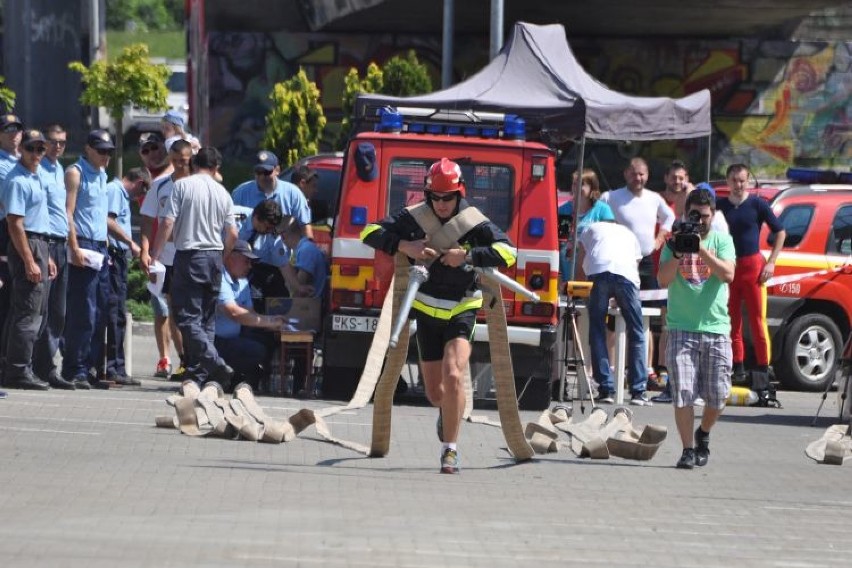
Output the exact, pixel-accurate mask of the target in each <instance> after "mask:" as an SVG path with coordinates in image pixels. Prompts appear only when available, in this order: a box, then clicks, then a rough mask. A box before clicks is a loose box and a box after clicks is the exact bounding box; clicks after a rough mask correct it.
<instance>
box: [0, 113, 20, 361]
mask: <svg viewBox="0 0 852 568" xmlns="http://www.w3.org/2000/svg"><path fill="white" fill-rule="evenodd" d="M23 131H24V123H23V122H21V119H20V118H18V117H17V116H15V115H14V114H4V115H3V116H2V118H0V188H2V186H3V181H4V180H5V179H6V176H7V175H9V172H10V171H11V170H12V168H14V167H15V166H17V165H18V160H19V159H20V158H21V153H20V146H21V137H22V135H23ZM8 248H9V232H8V230H7V224H6V209H5V203H2V202H0V282H3V283H4V284H8V283H9V282H10V275H9V264H8V262H7V258H8V257H7V250H8ZM10 290H11V288H10V287H9V286H3V287H0V371H2V370H4V369H5V368H6V365H5V355H6V353H5V349H6V336H5V329H6V316H7V315H8V313H9V294H10Z"/></svg>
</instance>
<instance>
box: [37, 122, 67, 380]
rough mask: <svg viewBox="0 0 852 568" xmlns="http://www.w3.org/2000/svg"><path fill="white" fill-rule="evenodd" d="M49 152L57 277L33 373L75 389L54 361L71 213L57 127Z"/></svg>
mask: <svg viewBox="0 0 852 568" xmlns="http://www.w3.org/2000/svg"><path fill="white" fill-rule="evenodd" d="M45 137H46V139H47V152H46V154H45V156H44V158H42V160H41V168H42V171H43V173H44V177H45V178H46V181H45V186H44V187H45V191H46V193H47V215H48V231H47V238H48V243H47V248H48V253H49V254H50V258H51V260H53V264H54V266H56V276H55V277H54V278H53V279H52V280H51V279H48V281H47V283H46V288H47V289H46V290H45V298H46V302H47V307H46V308H45V315H44V319H43V320H42V324H41V330H40V331H39V334H38V339H37V340H36V343H35V347H34V348H33V371H34V372H35V374H36V376H37V377H39V378H41V379H42V380H45V381H47V382H48V383H49V384H50V386H52V387H54V388H60V389H67V390H71V389H74V383H72V382H70V381H66V380H65V379H63V378H62V376H61V375H60V373H59V371H58V369H57V368H56V363H55V362H54V359H55V357H56V352H57V351H59V341H60V339H61V338H62V333H63V332H64V330H65V301H66V296H67V294H68V245H67V239H68V214H67V212H66V209H65V200H66V197H67V192H66V191H65V171H64V169H63V168H62V164H61V163H60V162H59V158H60V157H62V155H63V154H64V153H65V146H66V144H67V143H68V142H67V141H68V134H67V133H66V132H65V129H64V128H62V126H60V125H58V124H51V125H50V126H48V127H47V128H46V129H45Z"/></svg>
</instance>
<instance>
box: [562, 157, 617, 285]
mask: <svg viewBox="0 0 852 568" xmlns="http://www.w3.org/2000/svg"><path fill="white" fill-rule="evenodd" d="M576 186H577V173H576V172H574V189H575V190H576ZM600 197H601V186H600V183H599V182H598V176H597V174H595V172H594V170H591V169H588V168H587V169H584V170H583V177H582V186H581V188H580V199H579V206H578V207H579V209H578V211H579V214H578V217H577V238H579V237H580V235H582V234H583V231H585V230H586V227H588V226H589V225H591V224H592V223H596V222H598V221H615V215H613V213H612V209H610V207H609V205H608V204H606V203H604V202H603V201H599V199H600ZM558 214H559V216H560V217H563V216H572V215H574V203H573V202H572V201H569V202H567V203H563V204H562V205H561V206H560V207H559V211H558ZM572 245H573V243H571V242H570V240H569V241H567V242H565V243H564V244H562V245H561V247H560V251H559V252H560V254H559V273H560V275H561V277H562V281H563V282H567V281H568V280H569V279H570V278H571V265H572V264H573V263H574V259H573V258H572V254H571V252H572V248H573V247H572ZM582 254H583V252H582V250H581V251H580V262H578V263H577V271H576V272H575V274H574V280H585V279H586V275H585V274H583V258H582Z"/></svg>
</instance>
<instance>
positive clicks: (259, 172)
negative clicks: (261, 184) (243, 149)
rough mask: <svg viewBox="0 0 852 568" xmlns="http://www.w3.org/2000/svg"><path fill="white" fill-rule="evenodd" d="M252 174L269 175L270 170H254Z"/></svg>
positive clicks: (270, 173)
mask: <svg viewBox="0 0 852 568" xmlns="http://www.w3.org/2000/svg"><path fill="white" fill-rule="evenodd" d="M254 175H256V176H271V175H272V170H269V171H266V170H254Z"/></svg>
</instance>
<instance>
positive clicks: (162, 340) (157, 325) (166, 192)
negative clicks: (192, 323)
mask: <svg viewBox="0 0 852 568" xmlns="http://www.w3.org/2000/svg"><path fill="white" fill-rule="evenodd" d="M191 161H192V147H191V146H190V144H189V142H187V141H186V140H178V141H176V142H175V143H174V144H172V147H171V148H170V149H169V163H170V165H171V171H172V173H171V175H169V176H166V177H164V178H160V179H159V180H154V181H153V182H152V184H151V189H150V190H149V191H148V193H147V194H146V195H145V199H144V201H142V206H141V207H140V208H139V213H140V214H141V215H142V219H143V223H142V234H143V239H142V253H141V255H140V263H141V264H142V269H143V270H145V271H146V272H149V269H150V263H151V257H150V254H149V253H150V250H149V249H150V248H151V246H152V245H153V243H154V238H155V236H156V227H158V226H159V223H161V222H162V219H163V217H165V209H166V204H167V203H168V201H169V197H170V196H171V194H172V189H173V188H174V182H176V181H177V180H179V179H183V178H185V177H188V176H189V175H190V174H191V173H192V172H191V167H190V163H191ZM174 257H175V245H174V242H173V241H169V242H167V243H166V244H165V246H164V247H163V251H162V252H161V254H160V262H161V263H162V264H163V265H164V266H165V267H166V275H165V279H164V281H163V289H162V293H161V296H159V297H155V296H152V297H151V305H152V306H153V307H154V330H155V332H156V335H157V337H156V339H157V348H158V350H159V352H160V359H159V361H158V362H157V368H156V370H155V371H154V376H155V377H159V378H164V379H165V378H169V376H170V375H171V370H172V369H171V362H170V361H169V353H170V351H171V347H170V346H169V343H170V342H171V341H173V342H174V344H175V350H176V351H177V353H178V357H179V359H180V364H179V365H178V368H177V370H176V371H175V373H174V375H173V376H172V378H173V379H174V380H180V379H181V375H182V374H183V370H184V368H185V367H184V364H183V341H182V338H181V335H180V331H179V330H178V328H177V324H176V323H175V319H174V318H172V317H169V309H168V297H169V287H170V285H171V277H172V264H173V262H174Z"/></svg>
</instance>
